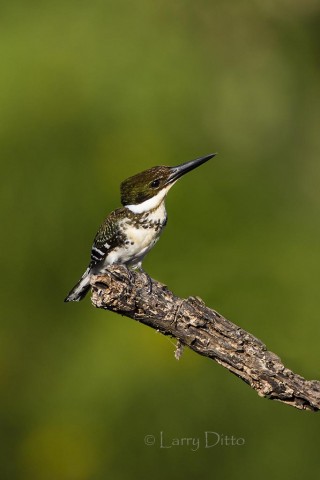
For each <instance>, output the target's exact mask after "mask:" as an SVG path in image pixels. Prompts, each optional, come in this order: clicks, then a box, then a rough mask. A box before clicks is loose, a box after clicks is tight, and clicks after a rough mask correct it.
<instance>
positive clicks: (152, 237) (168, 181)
mask: <svg viewBox="0 0 320 480" xmlns="http://www.w3.org/2000/svg"><path fill="white" fill-rule="evenodd" d="M215 155H216V154H215V153H213V154H211V155H207V156H205V157H201V158H197V159H195V160H191V161H190V162H186V163H183V164H181V165H178V166H177V167H165V166H159V167H153V168H150V169H149V170H145V171H144V172H141V173H138V174H137V175H134V176H133V177H130V178H128V179H127V180H124V181H123V182H122V183H121V186H120V191H121V203H122V205H123V207H122V208H118V209H117V210H114V211H113V212H111V213H110V215H108V217H107V218H106V219H105V220H104V222H103V223H102V225H101V226H100V228H99V230H98V232H97V234H96V236H95V239H94V242H93V245H92V249H91V261H90V264H89V266H88V268H87V270H86V271H85V272H84V274H83V275H82V277H81V279H80V280H79V282H78V283H77V284H76V285H75V286H74V287H73V289H72V290H71V291H70V293H69V294H68V296H67V297H66V298H65V302H79V301H80V300H82V299H83V298H84V297H85V295H86V294H87V292H88V290H89V289H90V276H91V274H93V275H97V274H99V273H103V271H104V268H105V267H107V266H108V265H112V264H113V263H118V264H123V265H126V266H127V267H128V268H129V267H130V268H137V269H140V270H141V271H143V270H142V267H141V264H142V260H143V258H144V257H145V255H146V254H147V253H148V252H149V251H150V250H151V248H152V247H153V246H154V245H155V244H156V242H157V241H158V240H159V237H160V235H161V233H162V230H163V229H164V227H165V225H166V223H167V212H166V209H165V203H164V201H165V198H166V195H167V193H168V191H169V190H170V188H171V187H172V185H174V184H175V183H176V181H177V180H178V179H179V178H180V177H182V175H184V174H185V173H187V172H190V171H191V170H193V169H194V168H197V167H199V165H201V164H202V163H205V162H207V161H208V160H210V158H212V157H214V156H215Z"/></svg>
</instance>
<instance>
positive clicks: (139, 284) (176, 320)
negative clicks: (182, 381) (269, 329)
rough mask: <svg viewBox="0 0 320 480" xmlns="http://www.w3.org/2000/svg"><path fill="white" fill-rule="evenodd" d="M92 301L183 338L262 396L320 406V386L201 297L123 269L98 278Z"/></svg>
mask: <svg viewBox="0 0 320 480" xmlns="http://www.w3.org/2000/svg"><path fill="white" fill-rule="evenodd" d="M91 286H92V303H93V305H94V306H95V307H97V308H103V309H106V310H111V311H113V312H116V313H119V314H121V315H125V316H127V317H130V318H132V319H134V320H137V321H139V322H141V323H143V324H145V325H148V326H149V327H151V328H154V329H156V330H157V331H160V332H161V333H163V334H164V335H170V336H172V337H175V338H176V339H178V345H179V348H178V351H177V352H176V354H177V355H176V356H177V357H178V356H179V354H180V353H181V352H180V348H181V347H180V345H187V346H188V347H189V348H191V349H192V350H193V351H195V352H196V353H199V354H200V355H204V356H205V357H209V358H211V359H212V360H215V361H216V362H218V363H219V364H220V365H222V366H223V367H225V368H227V369H228V370H229V371H230V372H232V373H233V374H235V375H236V376H237V377H239V378H241V379H242V380H243V381H244V382H246V383H247V384H248V385H250V386H251V387H252V388H253V389H254V390H256V391H257V393H258V394H259V395H260V396H261V397H266V398H269V399H271V400H278V401H280V402H284V403H287V404H288V405H292V406H294V407H296V408H299V409H302V410H312V411H317V410H319V408H320V382H319V381H317V380H306V379H304V378H303V377H301V376H300V375H297V374H295V373H293V372H292V371H291V370H289V369H287V368H285V366H284V365H283V364H282V363H281V360H280V358H279V357H278V356H277V355H275V354H274V353H272V352H269V351H268V350H267V348H266V346H265V345H264V344H263V343H262V342H261V341H260V340H259V339H257V338H255V337H254V336H253V335H251V334H250V333H248V332H246V331H245V330H243V329H242V328H240V327H238V326H237V325H235V324H234V323H232V322H230V321H229V320H227V319H226V318H224V317H223V316H222V315H220V314H219V313H217V312H215V311H214V310H211V309H210V308H208V307H206V305H205V304H204V302H203V301H202V300H201V298H199V297H189V298H188V299H181V298H178V297H176V296H175V295H174V294H173V293H172V292H170V290H168V289H167V287H166V286H165V285H163V284H161V283H159V282H157V281H155V280H152V291H151V292H150V289H149V288H148V286H150V285H149V280H148V278H147V276H146V274H143V273H137V272H132V271H129V270H127V268H126V267H124V266H123V265H113V266H110V267H108V269H107V270H106V272H105V273H104V274H103V275H97V276H92V279H91Z"/></svg>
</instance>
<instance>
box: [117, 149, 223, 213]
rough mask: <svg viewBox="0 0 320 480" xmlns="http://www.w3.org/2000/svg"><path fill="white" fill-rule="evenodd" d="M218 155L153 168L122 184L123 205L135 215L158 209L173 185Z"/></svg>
mask: <svg viewBox="0 0 320 480" xmlns="http://www.w3.org/2000/svg"><path fill="white" fill-rule="evenodd" d="M215 155H216V153H213V154H211V155H207V156H205V157H201V158H197V159H196V160H191V161H190V162H186V163H183V164H182V165H178V166H177V167H165V166H159V167H152V168H149V170H145V171H144V172H141V173H138V174H137V175H134V176H133V177H130V178H127V180H124V181H123V182H122V183H121V186H120V190H121V203H122V205H123V206H125V207H127V208H129V209H130V210H132V211H133V212H135V213H142V212H145V211H148V210H151V209H153V208H156V207H157V206H158V205H160V203H161V202H162V201H163V200H164V198H165V196H166V194H167V192H168V191H169V190H170V188H171V187H172V185H173V184H174V183H175V182H176V181H177V180H178V179H179V178H180V177H182V175H184V174H185V173H187V172H190V171H191V170H193V169H194V168H197V167H199V165H201V164H202V163H205V162H207V161H208V160H210V158H212V157H214V156H215Z"/></svg>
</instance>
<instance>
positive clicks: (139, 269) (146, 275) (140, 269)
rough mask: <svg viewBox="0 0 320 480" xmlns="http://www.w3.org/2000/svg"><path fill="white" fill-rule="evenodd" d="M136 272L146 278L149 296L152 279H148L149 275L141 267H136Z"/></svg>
mask: <svg viewBox="0 0 320 480" xmlns="http://www.w3.org/2000/svg"><path fill="white" fill-rule="evenodd" d="M137 270H138V271H139V272H140V273H143V274H144V276H145V277H146V279H147V283H148V293H149V295H150V294H151V293H152V279H151V277H150V275H149V274H148V273H147V272H146V271H145V270H143V268H142V267H138V268H137Z"/></svg>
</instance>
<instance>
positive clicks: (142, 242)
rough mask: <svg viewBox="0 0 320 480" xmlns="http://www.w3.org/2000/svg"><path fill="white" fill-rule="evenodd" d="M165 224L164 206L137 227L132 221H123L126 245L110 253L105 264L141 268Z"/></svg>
mask: <svg viewBox="0 0 320 480" xmlns="http://www.w3.org/2000/svg"><path fill="white" fill-rule="evenodd" d="M149 222H151V223H149ZM165 222H166V211H165V209H164V206H163V208H161V207H159V208H158V209H157V210H156V211H154V212H153V213H152V214H151V215H148V217H147V222H146V223H141V224H139V225H135V224H134V223H132V222H130V220H123V223H122V225H121V227H122V228H123V232H124V235H125V237H126V241H125V244H124V245H122V246H121V247H118V248H115V249H114V250H113V251H112V252H110V253H109V255H107V258H106V262H105V263H106V264H108V265H110V264H112V263H122V264H126V265H131V266H138V267H139V266H140V265H141V262H142V260H143V257H144V256H145V255H146V254H147V253H148V252H149V251H150V250H151V248H153V247H154V245H155V244H156V242H157V241H158V240H159V238H160V235H161V232H162V230H163V228H164V225H165ZM145 227H146V228H145Z"/></svg>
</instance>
